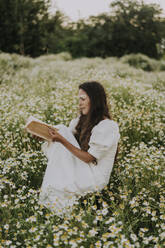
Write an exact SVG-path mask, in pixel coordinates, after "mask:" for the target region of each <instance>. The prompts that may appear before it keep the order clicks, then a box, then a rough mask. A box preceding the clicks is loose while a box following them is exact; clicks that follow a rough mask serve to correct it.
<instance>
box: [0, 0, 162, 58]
mask: <svg viewBox="0 0 165 248" xmlns="http://www.w3.org/2000/svg"><path fill="white" fill-rule="evenodd" d="M49 10H50V0H0V51H2V52H8V53H18V54H22V55H28V56H32V57H37V56H40V55H42V54H46V53H47V54H48V53H60V52H63V51H67V52H70V53H71V55H72V56H73V57H82V56H85V57H98V56H99V57H103V58H105V57H110V56H117V57H121V56H123V55H125V54H130V53H143V54H146V55H148V56H149V57H153V58H160V57H161V56H162V55H163V54H164V51H165V46H164V44H165V17H163V15H162V9H161V8H160V6H159V5H157V4H145V3H144V2H143V1H142V0H114V1H113V2H112V3H111V4H110V6H109V13H103V14H100V15H98V16H90V17H89V18H88V19H81V20H78V21H77V22H71V21H69V19H68V17H67V16H65V15H64V14H63V13H62V12H60V11H56V12H55V13H54V14H50V11H49Z"/></svg>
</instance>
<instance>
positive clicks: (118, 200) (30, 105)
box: [0, 53, 165, 248]
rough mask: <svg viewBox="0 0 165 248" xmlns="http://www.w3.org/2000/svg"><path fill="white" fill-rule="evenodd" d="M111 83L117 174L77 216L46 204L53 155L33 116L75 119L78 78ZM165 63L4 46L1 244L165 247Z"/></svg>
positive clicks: (83, 201) (0, 69)
mask: <svg viewBox="0 0 165 248" xmlns="http://www.w3.org/2000/svg"><path fill="white" fill-rule="evenodd" d="M91 80H96V81H98V82H100V83H102V84H103V85H104V86H105V89H106V92H107V96H108V102H109V105H110V109H111V113H112V116H113V119H114V120H115V121H117V122H118V124H119V128H120V134H121V139H120V151H119V155H118V161H117V163H116V164H115V165H114V169H113V171H112V174H111V178H110V182H109V184H108V185H107V187H105V188H104V189H103V190H102V192H101V193H98V192H96V193H93V194H91V193H88V194H87V195H86V196H85V197H83V198H80V199H79V201H78V203H77V204H75V207H74V209H73V212H72V214H71V215H70V216H69V217H67V216H66V217H64V218H59V217H58V216H56V215H55V214H54V213H53V212H50V211H49V210H48V209H46V208H45V207H43V206H42V205H39V204H38V193H39V190H40V186H41V183H42V179H43V175H44V171H45V169H46V164H47V160H46V157H45V156H44V154H43V153H42V152H41V144H42V142H41V141H39V142H37V141H36V140H35V139H33V138H32V137H31V135H30V134H27V133H26V132H25V131H24V125H25V122H26V119H27V118H28V117H29V116H30V115H33V116H35V117H37V118H39V119H41V120H42V121H45V122H47V123H51V124H53V125H54V124H59V123H63V124H65V125H68V124H69V122H70V121H71V119H73V118H74V117H76V115H77V112H78V109H77V103H78V98H77V94H78V85H79V84H80V83H82V82H85V81H91ZM164 89H165V71H154V72H152V71H151V72H146V71H143V70H142V69H136V68H133V67H131V66H129V65H128V64H126V63H123V62H122V60H121V59H117V58H106V59H101V58H93V59H89V58H81V59H75V60H72V59H71V57H70V55H69V54H67V53H62V54H58V55H47V56H41V57H39V58H36V59H32V58H25V57H21V56H19V55H15V54H12V55H10V54H4V53H1V54H0V154H1V156H0V247H1V248H2V247H4V248H6V247H10V248H15V247H20V248H24V247H27V248H38V247H39V248H40V247H46V248H51V247H58V248H76V247H78V248H87V247H88V248H132V247H137V248H138V247H139V248H152V247H153V248H162V247H165V170H164V167H165V163H164V161H165V160H164V155H163V149H164V144H165V134H164V130H165V126H164V106H165V95H164Z"/></svg>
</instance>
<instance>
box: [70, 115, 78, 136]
mask: <svg viewBox="0 0 165 248" xmlns="http://www.w3.org/2000/svg"><path fill="white" fill-rule="evenodd" d="M78 121H79V117H77V118H76V119H73V120H71V122H70V124H69V129H70V131H71V132H72V133H73V134H74V133H75V132H76V130H75V127H76V126H77V123H78Z"/></svg>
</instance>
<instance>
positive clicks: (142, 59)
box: [121, 53, 165, 71]
mask: <svg viewBox="0 0 165 248" xmlns="http://www.w3.org/2000/svg"><path fill="white" fill-rule="evenodd" d="M121 62H123V63H128V64H129V65H130V66H133V67H135V68H137V69H142V70H144V71H164V70H165V63H164V61H163V60H155V59H151V58H149V57H148V56H146V55H144V54H140V53H139V54H129V55H125V56H123V57H122V58H121Z"/></svg>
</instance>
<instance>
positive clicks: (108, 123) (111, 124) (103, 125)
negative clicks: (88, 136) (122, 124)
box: [93, 118, 119, 132]
mask: <svg viewBox="0 0 165 248" xmlns="http://www.w3.org/2000/svg"><path fill="white" fill-rule="evenodd" d="M112 129H114V130H116V131H119V126H118V123H117V122H116V121H114V120H110V119H108V118H106V119H104V120H102V121H100V122H99V123H98V124H97V125H96V126H95V127H94V128H93V130H101V131H105V132H106V131H108V130H112Z"/></svg>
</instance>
